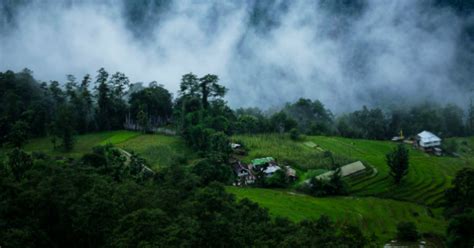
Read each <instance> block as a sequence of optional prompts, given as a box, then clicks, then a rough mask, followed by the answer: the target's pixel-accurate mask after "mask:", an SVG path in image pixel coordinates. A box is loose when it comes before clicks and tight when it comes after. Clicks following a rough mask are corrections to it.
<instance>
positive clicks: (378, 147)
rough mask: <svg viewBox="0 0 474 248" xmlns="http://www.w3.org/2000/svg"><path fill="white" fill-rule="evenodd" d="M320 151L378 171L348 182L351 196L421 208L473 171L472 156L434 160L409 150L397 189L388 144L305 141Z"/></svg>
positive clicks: (436, 201)
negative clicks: (461, 172)
mask: <svg viewBox="0 0 474 248" xmlns="http://www.w3.org/2000/svg"><path fill="white" fill-rule="evenodd" d="M309 139H311V140H312V141H313V142H315V143H317V144H318V145H320V146H321V147H322V148H324V149H328V150H331V151H333V152H334V153H339V154H345V155H346V156H348V157H350V158H353V159H358V160H362V161H365V162H366V163H368V164H369V165H371V166H373V167H375V168H376V169H377V170H378V174H377V175H376V176H375V177H372V178H370V179H367V180H366V179H361V180H357V181H355V182H352V191H353V193H355V194H357V195H361V196H367V195H371V196H378V197H386V198H393V199H399V200H405V201H411V202H416V203H419V204H424V205H438V204H440V203H441V201H442V197H443V194H444V191H445V190H446V188H448V187H449V186H450V184H451V180H452V178H453V177H454V176H455V174H456V172H457V171H458V170H460V169H461V168H463V167H473V163H472V154H469V153H466V154H464V155H465V156H463V157H460V158H455V157H445V156H443V157H436V156H431V155H428V154H426V153H424V152H421V151H419V150H415V149H412V148H410V169H409V173H408V175H407V176H406V178H405V179H403V181H402V183H401V184H400V185H394V184H393V182H392V179H391V178H390V177H389V175H388V167H387V165H386V162H385V154H386V153H387V152H389V151H391V149H393V147H394V146H395V145H396V144H394V143H393V142H389V141H370V140H356V139H345V138H334V137H309Z"/></svg>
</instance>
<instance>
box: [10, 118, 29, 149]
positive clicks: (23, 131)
mask: <svg viewBox="0 0 474 248" xmlns="http://www.w3.org/2000/svg"><path fill="white" fill-rule="evenodd" d="M28 129H29V126H28V123H26V122H24V121H17V122H15V124H14V125H13V126H12V128H11V131H10V133H9V134H8V140H9V143H10V144H12V145H13V146H14V147H17V148H21V147H23V145H24V144H25V143H26V142H27V141H28Z"/></svg>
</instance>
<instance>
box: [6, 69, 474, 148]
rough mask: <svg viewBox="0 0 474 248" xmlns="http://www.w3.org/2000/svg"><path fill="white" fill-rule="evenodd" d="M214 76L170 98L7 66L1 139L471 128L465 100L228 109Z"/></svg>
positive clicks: (100, 77)
mask: <svg viewBox="0 0 474 248" xmlns="http://www.w3.org/2000/svg"><path fill="white" fill-rule="evenodd" d="M218 81H219V78H218V77H217V76H216V75H206V76H203V77H202V78H199V77H198V76H196V75H194V74H187V75H184V76H183V78H182V82H181V85H180V90H179V92H178V96H177V97H176V98H175V99H173V96H172V94H171V93H170V92H169V91H168V90H167V89H165V88H164V87H163V86H162V85H159V84H157V83H156V82H152V83H150V84H149V85H148V86H147V87H143V86H142V85H141V84H131V83H130V80H129V79H128V78H127V77H126V76H125V75H124V74H123V73H120V72H117V73H115V74H112V75H109V73H108V72H107V71H106V70H104V69H103V68H102V69H100V70H99V71H98V72H97V75H96V76H95V77H92V76H90V75H86V76H84V77H83V78H82V79H80V80H78V79H76V78H75V77H74V76H72V75H68V76H67V80H66V82H63V83H59V82H57V81H51V82H49V83H45V82H42V83H40V82H38V81H37V80H35V79H34V78H33V76H32V72H31V71H29V70H28V69H25V70H23V71H22V72H19V73H14V72H12V71H6V72H4V73H0V97H1V99H2V104H1V106H0V116H1V118H0V127H1V128H0V130H1V131H0V132H1V133H0V143H1V144H5V143H8V142H9V141H10V143H16V144H14V145H15V146H21V143H22V140H24V139H25V138H28V137H30V138H31V137H41V136H46V135H48V136H51V137H52V140H53V142H56V141H58V142H59V143H58V147H63V148H65V149H67V148H68V144H67V143H68V142H67V140H68V139H70V138H69V137H72V135H73V134H77V133H78V134H82V133H87V132H93V131H104V130H115V129H123V128H124V127H126V128H133V129H139V130H142V131H145V132H146V131H151V130H152V129H153V128H156V127H159V126H164V125H172V126H174V127H175V128H176V129H177V130H178V131H180V132H182V134H183V135H184V136H185V137H186V138H187V140H191V142H193V144H192V145H193V146H194V147H195V148H199V149H201V150H205V149H204V147H203V144H204V143H207V142H205V141H204V138H203V137H204V136H203V135H204V134H209V135H208V136H210V134H211V129H212V131H216V132H219V133H223V134H226V135H230V134H234V133H247V134H255V133H269V132H279V133H285V132H289V131H291V130H293V131H295V130H296V131H298V132H299V133H303V134H308V135H340V136H344V137H351V138H366V139H389V138H391V137H393V136H395V135H398V134H400V131H403V133H404V134H405V136H411V135H415V134H417V133H418V132H421V131H423V130H429V131H431V132H434V133H437V134H438V135H440V136H442V137H451V136H465V135H472V134H474V106H473V105H472V104H471V105H470V106H463V107H464V109H467V111H464V110H463V108H461V107H459V106H456V105H454V104H447V105H444V106H442V105H440V104H436V103H430V102H425V103H422V104H418V105H415V106H411V107H400V108H396V109H392V110H382V109H380V108H372V109H370V108H367V107H365V106H364V107H363V108H362V109H361V110H357V111H354V112H351V113H345V114H342V115H338V116H335V115H334V114H333V113H332V112H331V111H330V110H329V109H327V108H326V107H325V106H324V104H323V103H321V102H320V101H318V100H314V101H313V100H310V99H303V98H302V99H299V100H297V101H296V102H294V103H287V104H286V105H285V106H284V107H283V108H281V109H280V110H278V111H273V112H272V113H267V112H264V111H262V110H260V109H258V108H245V109H243V108H240V109H236V110H232V109H231V108H230V107H228V106H227V103H226V102H225V101H224V100H223V98H224V96H225V94H226V92H227V89H226V88H225V87H224V86H222V85H220V84H219V83H218ZM199 136H201V138H199ZM215 136H219V134H216V135H215ZM22 137H24V138H22ZM200 139H201V140H200ZM216 139H218V137H216Z"/></svg>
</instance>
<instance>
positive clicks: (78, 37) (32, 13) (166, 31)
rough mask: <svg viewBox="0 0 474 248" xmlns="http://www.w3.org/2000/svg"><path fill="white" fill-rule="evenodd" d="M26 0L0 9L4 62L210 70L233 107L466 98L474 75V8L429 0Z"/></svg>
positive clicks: (86, 68) (170, 80)
mask: <svg viewBox="0 0 474 248" xmlns="http://www.w3.org/2000/svg"><path fill="white" fill-rule="evenodd" d="M7 2H8V1H7ZM21 2H26V3H23V4H19V6H17V7H15V8H13V10H12V8H11V7H9V8H8V9H7V7H6V6H7V5H6V4H4V5H2V9H0V11H1V12H0V34H1V36H0V71H5V70H8V69H10V70H15V71H19V70H21V69H23V68H25V67H27V68H29V69H31V70H32V71H33V72H34V76H35V77H36V78H38V79H40V80H45V81H46V80H48V81H49V80H58V81H62V82H64V81H65V79H66V76H65V75H66V74H73V75H75V76H76V77H77V78H80V77H82V76H84V75H85V74H86V73H90V74H92V75H94V76H95V73H96V71H97V70H98V69H99V68H100V67H104V68H105V69H106V70H107V71H109V72H116V71H120V72H124V73H125V74H126V75H127V76H128V77H129V78H130V80H131V81H132V82H144V83H145V84H146V83H148V82H150V81H157V82H158V83H161V84H163V85H164V86H165V87H166V88H168V89H169V90H170V91H172V92H174V93H175V92H176V91H177V89H178V86H179V81H180V78H181V76H182V75H183V74H185V73H188V72H193V73H195V74H197V75H199V76H201V75H204V74H207V73H212V74H217V75H219V77H220V79H221V83H222V84H224V85H225V86H226V87H227V88H229V93H228V96H227V97H226V99H227V100H228V101H229V103H230V104H231V106H233V107H249V106H259V107H262V108H268V107H271V106H277V105H281V104H284V103H285V102H288V101H294V100H296V99H297V98H300V97H305V98H311V99H319V100H321V101H322V102H323V103H324V104H326V105H327V107H329V108H331V109H332V110H333V111H335V112H339V111H347V110H353V109H358V108H360V107H361V106H362V105H368V106H382V107H383V106H389V105H391V104H397V103H403V104H406V103H415V102H420V101H425V100H435V101H439V102H441V103H446V102H454V103H457V104H459V105H461V106H466V104H467V103H468V101H469V96H470V94H471V90H472V85H473V81H472V80H473V78H474V72H473V71H474V70H472V68H473V67H472V66H473V64H474V63H473V61H474V53H473V51H474V49H473V45H472V40H471V42H469V41H470V40H469V37H468V38H466V34H465V32H466V31H465V30H466V27H467V26H468V25H472V23H473V18H472V17H470V16H469V15H460V14H458V13H456V12H454V11H453V10H451V9H449V8H447V7H440V6H435V5H434V4H432V2H430V1H413V0H400V1H393V0H368V1H356V2H357V3H355V2H353V4H349V5H347V4H335V3H336V2H344V1H336V2H334V1H332V2H331V1H319V2H318V1H281V2H278V1H276V2H269V1H220V0H216V1H184V0H183V1H174V2H170V3H164V1H163V3H161V4H158V3H160V1H142V2H143V3H146V4H143V5H139V3H138V2H136V1H125V0H123V1H101V3H97V2H99V1H92V0H91V1H63V2H62V3H59V2H60V1H53V0H50V1H39V0H38V1H21ZM348 2H351V1H348ZM7 10H8V11H9V12H10V15H6V14H5V12H6V11H7ZM1 13H3V14H1ZM2 16H3V17H2ZM466 39H467V41H466Z"/></svg>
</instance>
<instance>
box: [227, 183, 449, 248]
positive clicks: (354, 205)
mask: <svg viewBox="0 0 474 248" xmlns="http://www.w3.org/2000/svg"><path fill="white" fill-rule="evenodd" d="M227 191H228V192H230V193H233V194H235V195H236V197H237V199H242V198H248V199H250V200H252V201H255V202H257V203H259V205H261V206H262V207H265V208H268V210H269V212H270V214H271V215H273V216H284V217H287V218H289V219H291V220H294V221H300V220H303V219H311V218H318V217H319V216H321V215H323V214H324V215H327V216H329V217H331V218H332V219H334V220H336V221H338V222H342V223H351V224H355V225H357V226H359V227H360V228H361V229H362V230H363V231H364V232H365V233H367V234H372V233H375V234H376V235H377V237H378V238H379V240H380V241H382V242H384V241H387V240H389V239H391V238H393V237H394V236H395V234H396V226H397V223H398V222H400V221H413V222H414V223H415V224H416V225H417V227H418V229H419V231H420V232H422V233H435V234H439V235H441V234H443V233H444V230H445V228H446V223H445V221H444V220H443V219H442V217H441V211H440V209H436V210H428V208H426V207H423V206H420V205H418V204H414V203H409V202H402V201H396V200H391V199H380V198H375V197H330V198H315V197H311V196H307V195H303V194H298V193H294V192H290V191H282V190H271V189H258V188H239V187H227Z"/></svg>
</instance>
